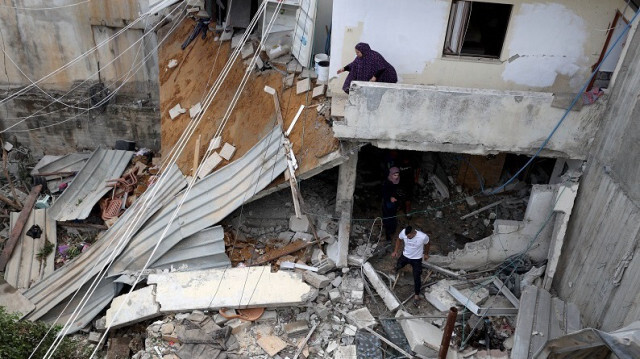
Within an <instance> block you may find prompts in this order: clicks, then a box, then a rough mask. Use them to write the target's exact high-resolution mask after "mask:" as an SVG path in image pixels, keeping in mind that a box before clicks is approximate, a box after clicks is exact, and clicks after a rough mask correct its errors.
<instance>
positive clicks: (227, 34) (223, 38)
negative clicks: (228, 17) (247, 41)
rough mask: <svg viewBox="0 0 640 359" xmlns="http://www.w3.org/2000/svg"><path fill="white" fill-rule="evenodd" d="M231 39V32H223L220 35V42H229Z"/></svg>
mask: <svg viewBox="0 0 640 359" xmlns="http://www.w3.org/2000/svg"><path fill="white" fill-rule="evenodd" d="M231 38H233V30H228V31H223V32H222V34H220V41H229V40H231Z"/></svg>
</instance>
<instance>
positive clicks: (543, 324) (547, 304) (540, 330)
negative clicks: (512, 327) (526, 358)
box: [530, 289, 551, 353]
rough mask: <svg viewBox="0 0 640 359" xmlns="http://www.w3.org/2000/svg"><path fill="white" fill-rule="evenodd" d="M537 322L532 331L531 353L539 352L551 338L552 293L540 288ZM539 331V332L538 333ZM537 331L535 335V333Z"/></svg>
mask: <svg viewBox="0 0 640 359" xmlns="http://www.w3.org/2000/svg"><path fill="white" fill-rule="evenodd" d="M536 309H537V310H536V316H535V324H534V326H533V332H532V333H531V334H532V335H531V337H532V338H531V350H530V353H537V352H538V350H540V348H542V346H543V345H544V343H546V342H547V340H548V339H549V319H550V316H551V294H549V292H547V291H546V290H540V289H538V300H537V308H536ZM536 332H537V333H536ZM534 333H535V335H534Z"/></svg>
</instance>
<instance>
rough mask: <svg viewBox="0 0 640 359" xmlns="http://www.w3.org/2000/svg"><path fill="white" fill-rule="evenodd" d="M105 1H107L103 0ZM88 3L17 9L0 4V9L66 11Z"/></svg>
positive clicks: (84, 1)
mask: <svg viewBox="0 0 640 359" xmlns="http://www.w3.org/2000/svg"><path fill="white" fill-rule="evenodd" d="M105 1H108V0H105ZM89 2H91V0H83V1H79V2H77V3H72V4H66V5H58V6H49V7H19V6H10V5H4V4H0V8H5V9H15V10H22V11H44V10H58V9H66V8H70V7H74V6H78V5H82V4H86V3H89Z"/></svg>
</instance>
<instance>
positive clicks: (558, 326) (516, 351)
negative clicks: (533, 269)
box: [511, 286, 582, 359]
mask: <svg viewBox="0 0 640 359" xmlns="http://www.w3.org/2000/svg"><path fill="white" fill-rule="evenodd" d="M581 328H582V324H581V323H580V311H579V310H578V307H576V305H575V304H573V303H565V302H563V301H562V300H560V299H558V298H551V294H549V292H547V291H546V290H544V289H541V288H538V287H536V286H528V287H526V288H525V290H524V291H523V292H522V296H521V297H520V311H519V312H518V318H517V319H516V332H515V333H514V337H515V339H514V342H513V349H512V350H511V357H512V358H518V359H524V358H532V357H533V354H534V353H536V352H537V351H538V350H540V349H541V348H542V347H543V346H544V344H545V343H546V342H547V341H548V340H551V339H555V338H558V337H561V336H563V335H565V334H568V333H573V332H575V331H578V330H580V329H581Z"/></svg>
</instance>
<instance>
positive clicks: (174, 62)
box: [167, 59, 178, 69]
mask: <svg viewBox="0 0 640 359" xmlns="http://www.w3.org/2000/svg"><path fill="white" fill-rule="evenodd" d="M176 66H178V60H176V59H171V60H169V63H168V64H167V67H168V68H170V69H172V68H174V67H176Z"/></svg>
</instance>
